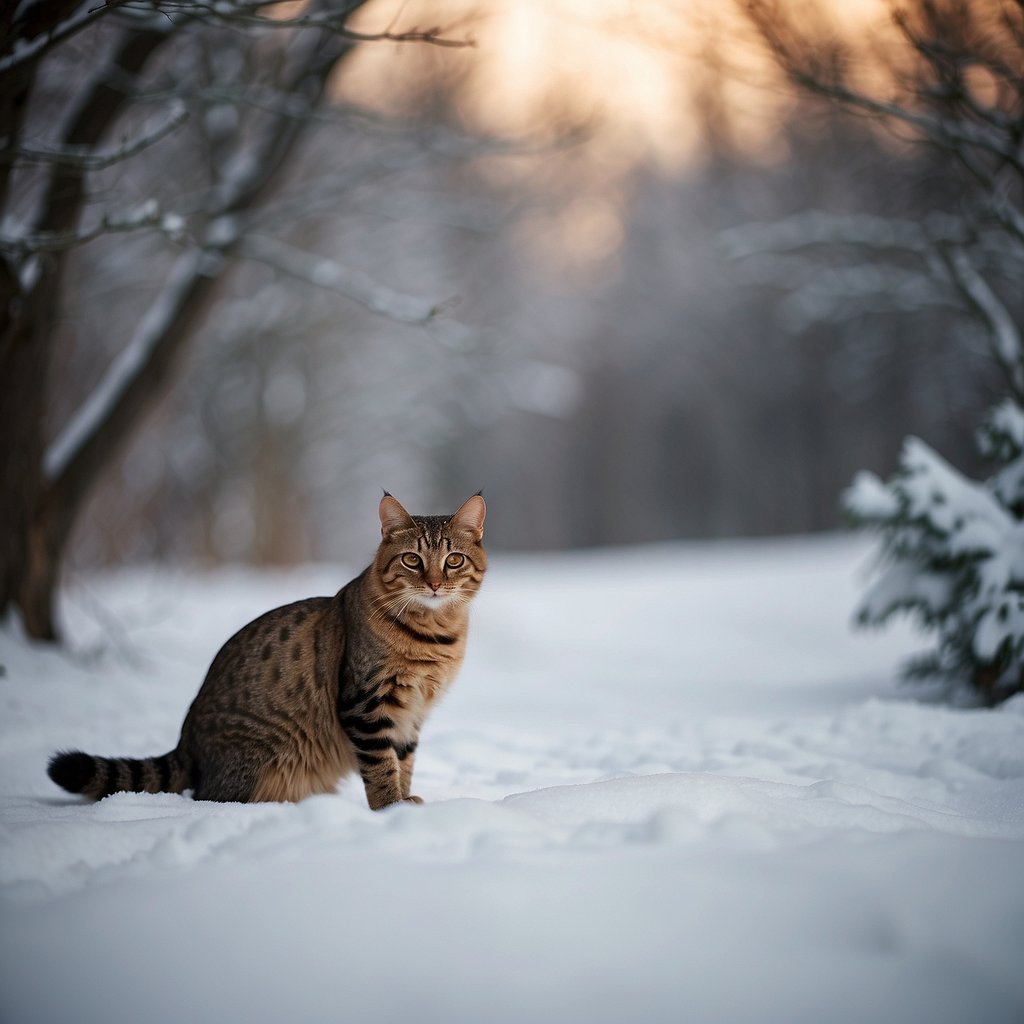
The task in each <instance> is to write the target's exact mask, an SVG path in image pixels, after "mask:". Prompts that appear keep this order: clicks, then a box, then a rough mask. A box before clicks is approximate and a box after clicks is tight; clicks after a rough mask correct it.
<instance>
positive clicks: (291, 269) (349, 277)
mask: <svg viewBox="0 0 1024 1024" xmlns="http://www.w3.org/2000/svg"><path fill="white" fill-rule="evenodd" d="M239 254H240V255H242V256H244V257H246V258H247V259H251V260H257V261H259V262H260V263H264V264H266V265H267V266H269V267H273V268H274V269H275V270H277V271H279V272H281V273H283V274H287V275H288V276H289V277H294V278H296V279H298V280H300V281H305V282H306V283H307V284H310V285H313V286H315V287H317V288H326V289H327V290H329V291H332V292H337V293H338V294H339V295H344V296H345V297H346V298H348V299H351V300H352V301H353V302H357V303H359V305H361V306H363V307H364V308H366V309H368V310H370V312H372V313H379V314H380V315H381V316H385V317H387V318H388V319H390V320H397V321H399V322H400V323H407V324H427V323H430V322H431V321H432V320H433V319H434V318H435V317H437V316H438V314H439V313H440V310H441V306H440V305H439V304H438V303H434V302H430V301H429V300H427V299H420V298H415V297H413V296H411V295H404V294H402V293H400V292H396V291H395V290H394V289H392V288H389V287H388V286H387V285H382V284H380V283H378V282H376V281H374V280H373V278H371V277H370V276H369V274H366V273H364V272H363V271H361V270H356V269H354V268H352V267H346V266H345V265H344V264H342V263H338V262H337V261H336V260H332V259H328V258H326V257H323V256H314V255H312V254H311V253H307V252H303V251H302V250H300V249H296V248H295V247H294V246H291V245H287V244H286V243H284V242H281V241H278V240H276V239H273V238H268V237H266V236H263V235H246V236H245V237H244V238H243V239H242V242H241V245H240V248H239Z"/></svg>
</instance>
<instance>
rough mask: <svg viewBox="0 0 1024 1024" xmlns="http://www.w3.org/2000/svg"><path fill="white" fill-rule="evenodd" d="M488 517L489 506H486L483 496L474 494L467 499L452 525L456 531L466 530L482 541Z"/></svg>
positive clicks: (453, 518)
mask: <svg viewBox="0 0 1024 1024" xmlns="http://www.w3.org/2000/svg"><path fill="white" fill-rule="evenodd" d="M486 516H487V506H486V505H485V504H484V496H483V495H482V494H474V495H473V497H472V498H467V499H466V500H465V501H464V502H463V503H462V504H461V505H460V506H459V510H458V512H456V513H455V515H453V516H452V518H451V521H450V522H451V525H452V526H453V527H454V528H455V529H456V530H466V531H467V532H468V533H471V534H473V536H474V537H476V539H477V540H482V539H483V535H484V518H485V517H486Z"/></svg>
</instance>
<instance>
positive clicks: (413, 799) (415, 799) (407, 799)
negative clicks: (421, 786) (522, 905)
mask: <svg viewBox="0 0 1024 1024" xmlns="http://www.w3.org/2000/svg"><path fill="white" fill-rule="evenodd" d="M402 802H403V803H407V804H421V803H423V797H421V796H404V797H402Z"/></svg>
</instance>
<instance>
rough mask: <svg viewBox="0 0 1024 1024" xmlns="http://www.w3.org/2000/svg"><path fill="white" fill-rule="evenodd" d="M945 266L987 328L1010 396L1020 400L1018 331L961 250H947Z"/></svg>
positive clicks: (1023, 361)
mask: <svg viewBox="0 0 1024 1024" xmlns="http://www.w3.org/2000/svg"><path fill="white" fill-rule="evenodd" d="M948 265H949V269H950V273H951V274H952V276H953V279H954V280H955V281H956V283H957V285H958V287H959V289H960V291H961V292H962V293H963V294H964V295H965V296H966V298H967V300H968V302H969V303H970V304H971V306H972V307H973V308H974V309H975V310H976V311H977V312H978V313H979V314H980V315H981V317H982V318H983V319H984V321H985V323H986V324H987V326H988V330H989V334H990V336H991V338H992V347H993V352H994V354H995V356H996V359H997V360H998V362H999V364H1000V366H1002V368H1003V370H1004V371H1005V372H1006V374H1007V376H1008V377H1009V380H1010V384H1011V387H1012V388H1013V391H1014V393H1015V394H1016V395H1017V396H1018V397H1020V398H1024V345H1022V343H1021V332H1020V329H1019V328H1018V327H1017V325H1016V323H1015V322H1014V320H1013V317H1012V316H1011V315H1010V312H1009V310H1008V309H1007V308H1006V306H1005V305H1004V304H1003V302H1002V301H1001V300H1000V298H999V296H998V295H996V293H995V292H994V291H993V290H992V288H991V287H990V286H989V284H988V282H987V281H986V280H985V279H984V278H983V277H982V276H981V275H980V274H979V273H978V271H977V270H976V269H975V268H974V264H973V263H972V262H971V259H970V257H969V256H968V254H967V253H966V252H965V251H964V250H962V249H953V250H951V251H950V252H949V254H948Z"/></svg>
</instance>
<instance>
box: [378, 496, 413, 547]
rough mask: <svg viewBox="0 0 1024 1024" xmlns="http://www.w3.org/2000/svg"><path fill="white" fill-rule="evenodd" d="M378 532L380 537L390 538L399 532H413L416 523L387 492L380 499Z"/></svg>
mask: <svg viewBox="0 0 1024 1024" xmlns="http://www.w3.org/2000/svg"><path fill="white" fill-rule="evenodd" d="M379 512H380V532H381V536H382V537H390V536H391V534H393V533H397V532H398V531H399V530H415V529H416V521H415V520H414V519H413V517H412V516H411V515H409V513H408V512H406V511H405V509H404V508H402V503H401V502H400V501H399V500H398V499H397V498H393V497H392V496H391V495H390V494H388V492H387V491H385V492H384V497H383V498H381V499H380V509H379Z"/></svg>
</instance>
